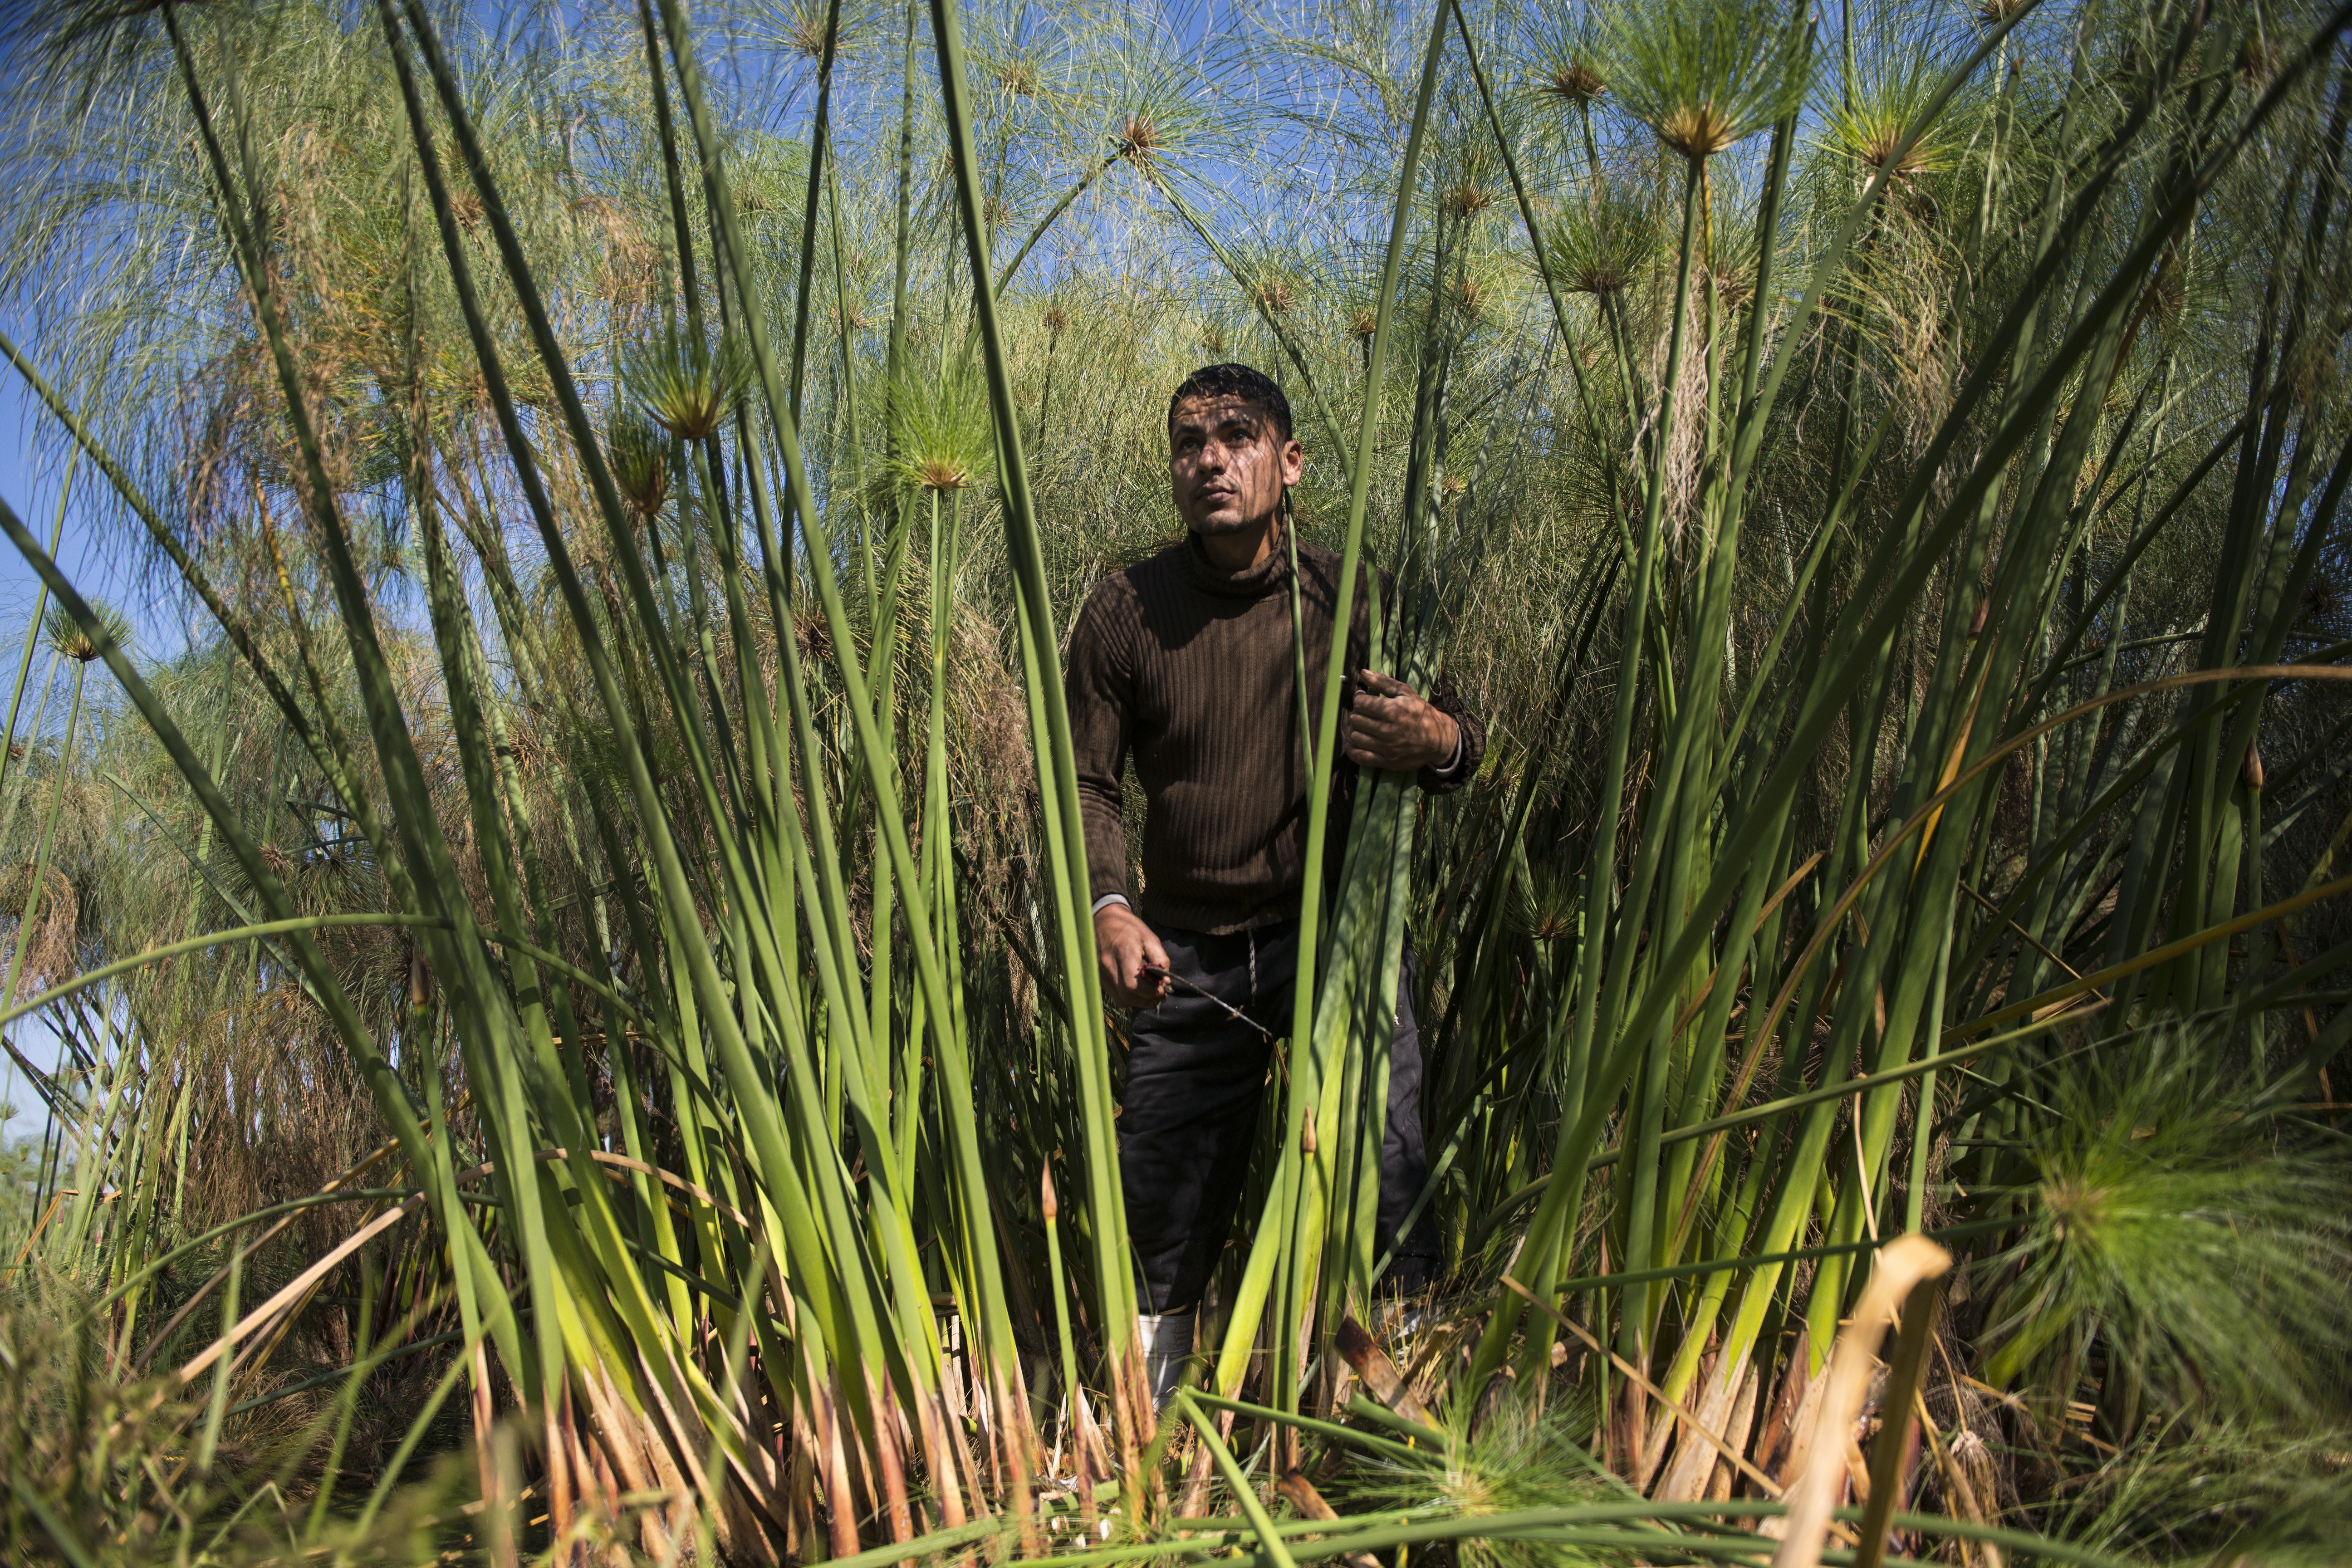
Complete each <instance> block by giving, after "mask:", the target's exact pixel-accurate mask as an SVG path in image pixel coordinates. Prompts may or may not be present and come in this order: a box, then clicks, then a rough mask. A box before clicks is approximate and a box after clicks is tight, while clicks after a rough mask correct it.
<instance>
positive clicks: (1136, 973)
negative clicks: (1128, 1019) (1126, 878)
mask: <svg viewBox="0 0 2352 1568" xmlns="http://www.w3.org/2000/svg"><path fill="white" fill-rule="evenodd" d="M1095 953H1096V956H1097V961H1098V962H1099V963H1101V964H1102V988H1103V994H1104V995H1105V996H1106V997H1108V999H1109V1000H1110V1001H1111V1003H1112V1004H1113V1005H1117V1006H1120V1007H1149V1006H1151V1005H1154V1004H1155V1003H1157V1002H1158V1001H1159V1000H1160V998H1161V997H1163V996H1165V995H1167V994H1168V950H1167V949H1166V948H1164V947H1162V946H1160V939H1159V938H1158V937H1156V936H1154V935H1152V934H1151V928H1150V926H1148V925H1146V924H1144V923H1143V918H1142V917H1141V916H1140V915H1139V914H1137V913H1136V912H1135V911H1134V910H1131V909H1129V908H1128V907H1127V906H1126V905H1125V904H1105V905H1104V906H1103V907H1102V908H1101V909H1099V910H1096V911H1095ZM1147 968H1150V969H1156V970H1158V971H1159V973H1157V974H1146V973H1144V970H1145V969H1147Z"/></svg>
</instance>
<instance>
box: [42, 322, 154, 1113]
mask: <svg viewBox="0 0 2352 1568" xmlns="http://www.w3.org/2000/svg"><path fill="white" fill-rule="evenodd" d="M20 346H23V347H24V348H25V349H26V352H28V353H38V352H39V350H38V347H37V345H34V344H22V345H20ZM6 374H7V377H8V379H7V382H6V384H5V386H0V500H5V501H6V502H7V503H8V505H9V507H10V508H11V509H13V510H15V511H16V515H17V516H18V517H21V518H23V519H24V520H25V521H26V525H27V526H29V527H30V528H31V529H32V530H33V531H34V533H35V534H36V535H37V536H38V537H41V538H43V539H46V538H47V534H48V531H49V528H50V526H51V524H52V523H53V522H54V521H56V517H57V505H58V486H59V480H60V479H61V477H62V465H61V463H60V461H59V458H60V457H61V455H62V454H61V448H60V447H59V445H58V440H57V437H56V422H55V421H54V420H52V419H50V418H49V417H48V415H47V410H46V409H43V408H42V407H41V406H40V405H39V404H37V403H36V402H35V401H33V399H32V398H30V397H29V396H28V395H26V391H25V387H24V383H23V381H22V380H21V379H20V378H18V377H17V375H16V373H15V372H14V371H13V370H8V371H6ZM44 425H46V426H47V428H43V426H44ZM90 477H92V476H91V472H90V470H89V468H84V469H83V470H82V472H81V474H80V475H79V476H78V477H77V479H76V480H75V484H76V487H77V489H79V488H81V487H82V485H83V483H84V481H86V480H87V479H89V478H90ZM88 497H89V492H88V491H87V490H85V491H84V499H83V500H82V501H81V502H80V503H79V504H77V505H74V506H72V507H70V508H69V509H68V511H67V514H66V526H65V536H64V538H63V540H62V541H61V542H60V544H59V547H58V557H59V559H60V560H61V561H62V562H63V563H65V567H66V570H67V571H68V573H70V574H72V575H73V578H74V580H75V582H76V583H78V584H80V585H81V586H82V587H83V588H84V589H85V590H86V591H92V592H95V593H97V594H99V595H101V596H103V597H106V598H109V599H114V600H116V601H117V602H121V595H120V594H118V593H116V592H114V591H113V590H115V589H116V588H117V587H118V586H119V585H120V573H119V567H118V565H117V562H118V560H119V556H117V555H116V553H115V552H109V551H107V550H105V549H104V548H102V547H101V546H102V543H103V542H102V540H101V539H100V536H99V534H98V531H97V528H98V517H97V514H96V512H95V510H94V509H93V508H92V507H91V506H90V505H89V500H88ZM38 585H39V584H38V583H37V581H36V579H35V578H34V576H33V570H32V568H31V567H30V566H28V565H26V563H25V561H24V559H23V557H21V556H20V555H18V554H17V553H16V551H15V550H13V549H8V548H5V547H0V669H5V671H6V672H7V673H6V674H5V675H0V679H12V678H13V675H14V671H15V669H16V659H17V657H18V655H19V653H20V652H21V650H22V649H23V647H24V642H23V637H24V633H25V625H26V616H27V615H29V614H30V613H31V611H32V608H33V602H34V599H35V597H36V590H37V587H38ZM125 607H126V608H135V606H131V605H126V606H125ZM155 618H156V617H153V616H144V615H142V616H140V619H141V621H142V626H141V630H142V633H144V632H145V630H146V626H145V625H144V624H143V623H145V622H147V621H151V620H154V619H155ZM171 624H172V623H171V622H170V621H169V620H164V621H163V622H162V623H161V625H162V626H170V625H171ZM173 635H174V636H176V634H173ZM141 640H142V642H145V641H147V640H148V639H147V638H146V637H144V636H142V639H141ZM39 674H40V672H39V667H38V666H37V665H36V667H35V669H34V679H39ZM0 702H5V692H0ZM30 706H31V704H30V702H29V700H28V701H27V704H26V707H27V709H28V710H29V708H30ZM9 1033H10V1037H11V1038H12V1039H14V1040H15V1041H16V1048H17V1049H19V1050H21V1051H23V1052H24V1053H25V1054H26V1057H28V1058H31V1059H32V1060H34V1061H37V1062H42V1063H44V1064H46V1063H47V1062H48V1061H51V1060H53V1059H55V1058H56V1055H57V1050H58V1041H57V1037H56V1036H55V1035H54V1034H53V1033H51V1032H50V1031H49V1030H48V1029H47V1028H46V1027H43V1026H41V1025H40V1024H39V1023H38V1021H37V1020H36V1019H29V1018H28V1019H26V1020H24V1021H23V1022H22V1023H20V1024H18V1025H16V1026H12V1027H11V1029H10V1031H9ZM15 1068H16V1064H15V1063H14V1062H13V1061H12V1062H9V1063H8V1064H7V1066H6V1067H5V1068H0V1097H5V1100H8V1101H12V1102H14V1103H15V1104H16V1107H17V1109H18V1111H19V1114H18V1115H17V1116H16V1117H15V1118H13V1119H12V1120H10V1121H7V1122H6V1123H5V1125H0V1143H7V1142H15V1141H16V1139H17V1138H19V1137H23V1136H29V1135H31V1134H32V1133H33V1132H34V1131H36V1130H37V1128H38V1126H39V1123H40V1118H39V1115H38V1107H39V1104H40V1101H39V1100H38V1098H37V1097H36V1096H35V1095H34V1093H33V1092H32V1090H31V1089H30V1088H29V1087H28V1086H27V1085H26V1083H25V1082H24V1081H23V1079H22V1078H21V1077H20V1076H18V1075H17V1074H16V1071H15Z"/></svg>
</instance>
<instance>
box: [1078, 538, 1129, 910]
mask: <svg viewBox="0 0 2352 1568" xmlns="http://www.w3.org/2000/svg"><path fill="white" fill-rule="evenodd" d="M1124 607H1125V606H1124V605H1122V603H1121V597H1120V595H1119V592H1118V579H1117V578H1115V577H1107V578H1105V579H1104V580H1103V581H1102V582H1100V583H1098V584H1096V585H1095V591H1094V592H1093V593H1092V594H1091V595H1088V596H1087V603H1086V607H1085V608H1084V609H1082V610H1080V611H1079V612H1078V621H1077V625H1076V626H1073V627H1071V628H1070V656H1069V671H1068V673H1067V674H1066V676H1065V677H1064V678H1063V681H1062V695H1063V699H1064V700H1065V701H1066V702H1067V704H1068V705H1069V710H1070V745H1071V750H1072V751H1073V752H1076V759H1077V769H1078V814H1079V818H1080V820H1081V821H1082V822H1084V823H1085V825H1086V840H1087V883H1088V890H1087V899H1088V901H1090V902H1095V903H1099V902H1101V900H1102V899H1103V898H1104V896H1105V895H1106V894H1110V893H1117V894H1118V895H1119V896H1120V897H1122V898H1125V897H1126V896H1127V892H1128V888H1127V826H1126V822H1125V813H1124V811H1123V809H1122V808H1123V805H1124V801H1123V793H1122V790H1121V786H1120V777H1121V775H1122V774H1124V773H1126V771H1127V747H1128V726H1129V715H1130V714H1131V713H1132V712H1133V710H1134V695H1135V673H1134V670H1133V668H1132V662H1131V660H1130V658H1129V647H1128V639H1127V638H1126V637H1124V636H1123V635H1121V630H1122V626H1123V623H1124V620H1125V619H1126V617H1125V616H1122V615H1121V613H1120V612H1121V610H1122V609H1123V608H1124Z"/></svg>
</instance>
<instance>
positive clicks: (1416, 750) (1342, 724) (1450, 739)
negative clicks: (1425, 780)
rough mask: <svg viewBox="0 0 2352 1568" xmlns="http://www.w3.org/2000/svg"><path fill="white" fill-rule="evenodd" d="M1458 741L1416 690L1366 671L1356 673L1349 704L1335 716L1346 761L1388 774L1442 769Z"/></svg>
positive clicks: (1448, 723)
mask: <svg viewBox="0 0 2352 1568" xmlns="http://www.w3.org/2000/svg"><path fill="white" fill-rule="evenodd" d="M1461 742H1462V737H1461V733H1460V731H1457V730H1456V729H1455V728H1454V721H1453V720H1451V719H1449V718H1447V717H1446V716H1445V715H1444V714H1443V713H1441V712H1439V711H1438V710H1436V709H1434V708H1433V707H1431V706H1430V705H1429V704H1428V703H1426V702H1424V701H1423V700H1422V698H1421V693H1420V692H1418V691H1415V690H1414V689H1412V687H1410V686H1407V685H1406V684H1405V683H1404V682H1403V681H1402V680H1397V679H1392V678H1391V677H1389V676H1385V675H1381V674H1378V673H1376V672H1375V671H1372V670H1369V669H1367V670H1362V671H1360V672H1359V673H1358V675H1357V679H1356V701H1355V706H1354V707H1352V708H1350V709H1349V710H1348V711H1347V712H1345V713H1342V714H1341V715H1340V716H1339V750H1340V752H1342V753H1343V754H1345V755H1346V757H1347V759H1348V760H1349V762H1351V763H1355V764H1357V765H1358V766H1359V767H1367V768H1385V769H1387V770H1389V771H1391V772H1392V773H1411V772H1413V771H1415V770H1416V769H1420V768H1435V767H1443V766H1444V765H1445V764H1446V763H1450V762H1452V761H1453V760H1454V749H1455V748H1456V747H1457V746H1459V745H1460V744H1461Z"/></svg>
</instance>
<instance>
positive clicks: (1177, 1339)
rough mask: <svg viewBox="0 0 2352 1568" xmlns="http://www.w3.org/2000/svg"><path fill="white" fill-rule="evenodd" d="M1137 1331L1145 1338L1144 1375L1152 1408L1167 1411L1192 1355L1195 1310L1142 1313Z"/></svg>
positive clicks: (1136, 1321) (1138, 1320)
mask: <svg viewBox="0 0 2352 1568" xmlns="http://www.w3.org/2000/svg"><path fill="white" fill-rule="evenodd" d="M1135 1327H1136V1332H1137V1334H1138V1335H1139V1337H1140V1338H1141V1339H1142V1341H1143V1375H1144V1378H1145V1381H1147V1382H1149V1383H1150V1384H1151V1408H1152V1409H1154V1410H1165V1409H1167V1408H1168V1402H1169V1401H1170V1400H1171V1399H1173V1398H1175V1397H1176V1385H1177V1384H1179V1383H1181V1381H1183V1377H1184V1363H1186V1362H1187V1361H1189V1360H1191V1359H1192V1312H1189V1311H1185V1312H1161V1313H1159V1314H1158V1315H1156V1316H1154V1315H1152V1314H1149V1313H1143V1314H1139V1315H1138V1316H1137V1318H1136V1320H1135Z"/></svg>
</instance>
